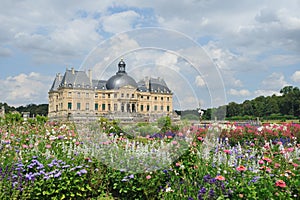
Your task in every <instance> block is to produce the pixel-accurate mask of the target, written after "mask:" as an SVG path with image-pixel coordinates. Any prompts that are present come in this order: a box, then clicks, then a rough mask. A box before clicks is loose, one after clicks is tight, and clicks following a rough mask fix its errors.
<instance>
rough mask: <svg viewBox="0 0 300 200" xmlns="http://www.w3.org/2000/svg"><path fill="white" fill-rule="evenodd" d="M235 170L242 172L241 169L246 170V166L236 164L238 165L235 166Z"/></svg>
mask: <svg viewBox="0 0 300 200" xmlns="http://www.w3.org/2000/svg"><path fill="white" fill-rule="evenodd" d="M236 170H238V171H240V172H243V171H246V170H247V168H246V167H245V166H243V165H240V166H238V167H237V168H236Z"/></svg>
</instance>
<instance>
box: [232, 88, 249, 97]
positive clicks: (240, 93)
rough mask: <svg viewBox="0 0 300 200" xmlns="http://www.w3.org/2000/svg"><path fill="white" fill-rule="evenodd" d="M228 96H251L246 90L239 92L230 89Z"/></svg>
mask: <svg viewBox="0 0 300 200" xmlns="http://www.w3.org/2000/svg"><path fill="white" fill-rule="evenodd" d="M228 94H230V95H233V96H243V97H247V96H250V95H251V93H250V91H249V90H247V89H241V90H236V89H230V90H229V91H228Z"/></svg>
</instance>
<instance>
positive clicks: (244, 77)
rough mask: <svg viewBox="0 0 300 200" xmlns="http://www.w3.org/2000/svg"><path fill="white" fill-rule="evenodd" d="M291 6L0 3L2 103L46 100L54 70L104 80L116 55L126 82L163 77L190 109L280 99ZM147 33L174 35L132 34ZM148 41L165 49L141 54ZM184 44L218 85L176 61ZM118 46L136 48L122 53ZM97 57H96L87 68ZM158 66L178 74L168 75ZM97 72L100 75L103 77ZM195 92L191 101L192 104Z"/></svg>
mask: <svg viewBox="0 0 300 200" xmlns="http://www.w3.org/2000/svg"><path fill="white" fill-rule="evenodd" d="M299 10H300V1H298V0H286V1H281V0H274V1H268V0H260V1H258V0H244V1H241V2H238V1H233V0H228V1H221V0H193V1H192V0H174V1H170V0H169V1H166V0H163V1H161V0H160V1H159V0H153V1H140V0H128V1H121V0H116V1H114V0H101V1H100V0H99V1H89V0H88V1H79V0H74V1H58V0H52V1H51V0H44V1H34V0H2V1H1V8H0V22H1V27H0V67H1V73H0V85H1V87H0V102H7V103H8V104H10V105H14V106H19V105H27V104H30V103H35V104H40V103H48V99H47V96H48V94H47V92H48V90H49V88H50V87H51V84H52V81H53V79H54V77H55V75H56V73H59V72H60V73H63V72H64V71H65V69H66V68H71V67H74V68H75V69H80V70H84V69H88V68H92V69H93V70H94V71H95V73H93V74H94V76H95V78H107V77H108V76H110V75H113V74H114V73H115V64H116V63H115V60H118V59H119V58H120V57H122V56H124V55H125V56H124V57H125V58H124V59H126V60H127V63H128V71H130V72H131V74H132V76H133V77H134V78H136V79H140V78H141V77H143V76H144V75H145V74H147V73H150V75H155V76H161V77H164V78H165V80H166V81H167V83H168V85H169V87H170V88H171V89H173V91H174V93H175V95H176V97H178V99H180V100H178V101H179V102H180V104H181V106H182V107H184V108H193V107H196V106H197V105H196V104H197V103H195V102H201V104H202V105H203V107H210V106H211V105H212V104H213V105H216V104H222V103H229V102H231V101H235V102H239V103H240V102H243V101H244V100H246V99H253V98H255V97H257V96H259V95H264V96H267V95H272V94H277V95H278V92H279V90H280V89H281V88H282V87H284V86H286V85H293V86H297V87H299V86H300V56H299V55H300V14H299ZM148 27H155V28H157V29H158V30H162V32H164V30H169V31H171V32H172V33H170V35H169V36H170V37H169V38H166V37H162V35H163V33H162V32H161V35H160V34H157V33H156V32H155V31H150V32H148V33H146V32H142V33H143V34H144V35H143V36H145V37H144V38H143V37H140V36H139V35H138V34H137V33H140V32H135V30H139V29H143V28H148ZM167 32H168V31H167ZM120 33H124V34H123V35H122V34H120ZM173 33H178V34H177V36H179V35H181V36H183V37H182V38H181V39H182V40H180V41H182V42H184V41H186V44H188V43H189V42H190V41H195V42H196V43H197V45H194V46H193V45H192V46H189V47H187V46H184V45H182V44H180V42H179V40H176V42H174V41H175V40H172V37H173V36H174V38H176V37H175V35H176V34H175V35H173ZM152 34H153V35H152ZM118 35H119V36H122V37H120V38H118V37H116V36H118ZM152 36H153V38H151V37H152ZM124 38H125V39H124ZM174 38H173V39H174ZM187 38H188V39H189V40H190V41H187ZM114 39H118V40H117V41H119V42H118V43H114ZM143 39H144V41H143ZM152 42H153V43H152ZM146 43H147V44H148V46H149V45H150V44H153V45H152V47H154V48H155V47H157V48H158V47H160V45H162V46H163V47H164V51H161V50H159V51H158V50H156V51H154V50H153V49H151V50H150V49H148V50H147V49H145V48H144V49H141V47H145V45H144V46H143V44H146ZM160 43H161V44H160ZM107 44H111V45H115V46H111V51H114V52H110V54H109V55H108V54H107V55H106V54H105V55H106V57H104V53H103V51H101V48H104V46H105V45H107ZM191 44H192V43H191ZM191 47H197V48H199V47H201V48H202V49H203V52H200V51H199V53H200V54H205V55H199V54H196V53H195V52H198V51H190V52H191V53H190V54H193V53H194V54H193V55H192V57H193V58H195V60H196V58H198V57H199V58H201V59H204V60H205V59H206V58H209V59H210V60H211V62H212V63H213V64H214V66H215V68H216V70H218V71H219V72H220V77H221V78H220V77H219V78H220V79H219V78H217V79H216V77H215V76H214V74H211V73H214V72H212V71H209V70H206V69H204V68H201V67H199V68H198V71H197V73H198V74H197V73H196V74H195V72H193V70H192V68H191V67H190V66H188V64H187V63H186V62H185V63H184V62H182V60H183V59H182V58H183V55H187V54H186V53H187V52H188V49H191ZM95 48H96V50H99V51H95ZM126 48H127V49H135V51H134V52H131V53H128V52H127V51H126ZM137 49H138V50H137ZM93 50H94V51H93ZM102 50H103V49H102ZM97 52H100V53H101V52H102V54H101V55H100V54H97ZM170 52H171V53H170ZM174 52H175V53H174ZM148 54H153V55H152V56H149V55H148ZM174 55H175V56H174ZM93 56H95V57H93ZM97 56H98V61H93V62H90V60H91V57H93V58H96V57H97ZM205 56H206V57H205ZM180 58H181V59H180ZM101 59H102V60H101ZM105 59H109V60H110V62H108V63H111V65H112V69H110V68H109V67H108V64H105V62H104V60H105ZM190 59H191V60H193V59H192V58H190ZM113 61H114V62H113ZM89 62H90V63H89ZM196 62H197V61H196ZM199 62H200V61H199ZM87 63H88V64H89V66H85V64H87ZM91 63H93V64H91ZM113 64H114V65H113ZM194 64H195V63H194ZM102 65H103V66H102ZM196 65H197V64H195V66H196ZM200 65H202V63H201V64H200ZM203 65H205V64H203ZM109 66H110V65H109ZM142 66H143V67H142ZM161 66H164V67H165V68H164V70H162V67H161ZM196 68H197V67H196ZM133 69H135V71H134V70H133ZM166 69H168V70H173V72H174V75H172V77H176V76H177V75H178V77H177V78H173V79H171V76H170V73H168V70H166ZM99 70H100V71H101V70H106V72H105V73H102V74H104V75H103V77H101V76H100V75H99V74H101V72H99ZM189 70H190V73H187V71H189ZM152 72H155V73H152ZM175 72H176V73H175ZM97 74H98V75H97ZM176 74H177V75H176ZM97 76H100V77H97ZM168 76H169V77H168ZM178 79H182V80H181V82H182V83H181V82H180V81H178ZM189 80H191V81H189ZM212 80H214V82H222V83H220V84H219V86H222V87H223V88H216V87H215V86H214V85H213V83H212V82H213V81H212ZM183 82H186V83H187V87H189V89H188V90H189V92H187V91H186V90H184V89H183V88H185V86H183V85H182V84H183ZM219 89H223V92H224V95H223V94H222V95H221V96H222V97H220V98H222V100H221V101H218V100H216V99H218V98H219V97H217V96H214V95H212V96H209V94H212V93H216V94H219V93H222V91H221V90H219ZM193 95H194V96H196V100H195V99H191V98H190V97H191V96H193ZM211 102H214V103H211ZM183 105H190V106H183Z"/></svg>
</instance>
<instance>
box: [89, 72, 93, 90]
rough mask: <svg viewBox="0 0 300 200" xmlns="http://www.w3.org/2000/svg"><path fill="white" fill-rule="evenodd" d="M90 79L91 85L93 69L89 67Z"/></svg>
mask: <svg viewBox="0 0 300 200" xmlns="http://www.w3.org/2000/svg"><path fill="white" fill-rule="evenodd" d="M89 79H90V84H91V86H92V80H93V79H92V70H91V69H89Z"/></svg>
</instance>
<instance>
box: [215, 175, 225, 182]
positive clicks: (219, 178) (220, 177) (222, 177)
mask: <svg viewBox="0 0 300 200" xmlns="http://www.w3.org/2000/svg"><path fill="white" fill-rule="evenodd" d="M215 179H217V180H219V181H224V180H225V177H224V176H221V175H219V176H216V178H215Z"/></svg>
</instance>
